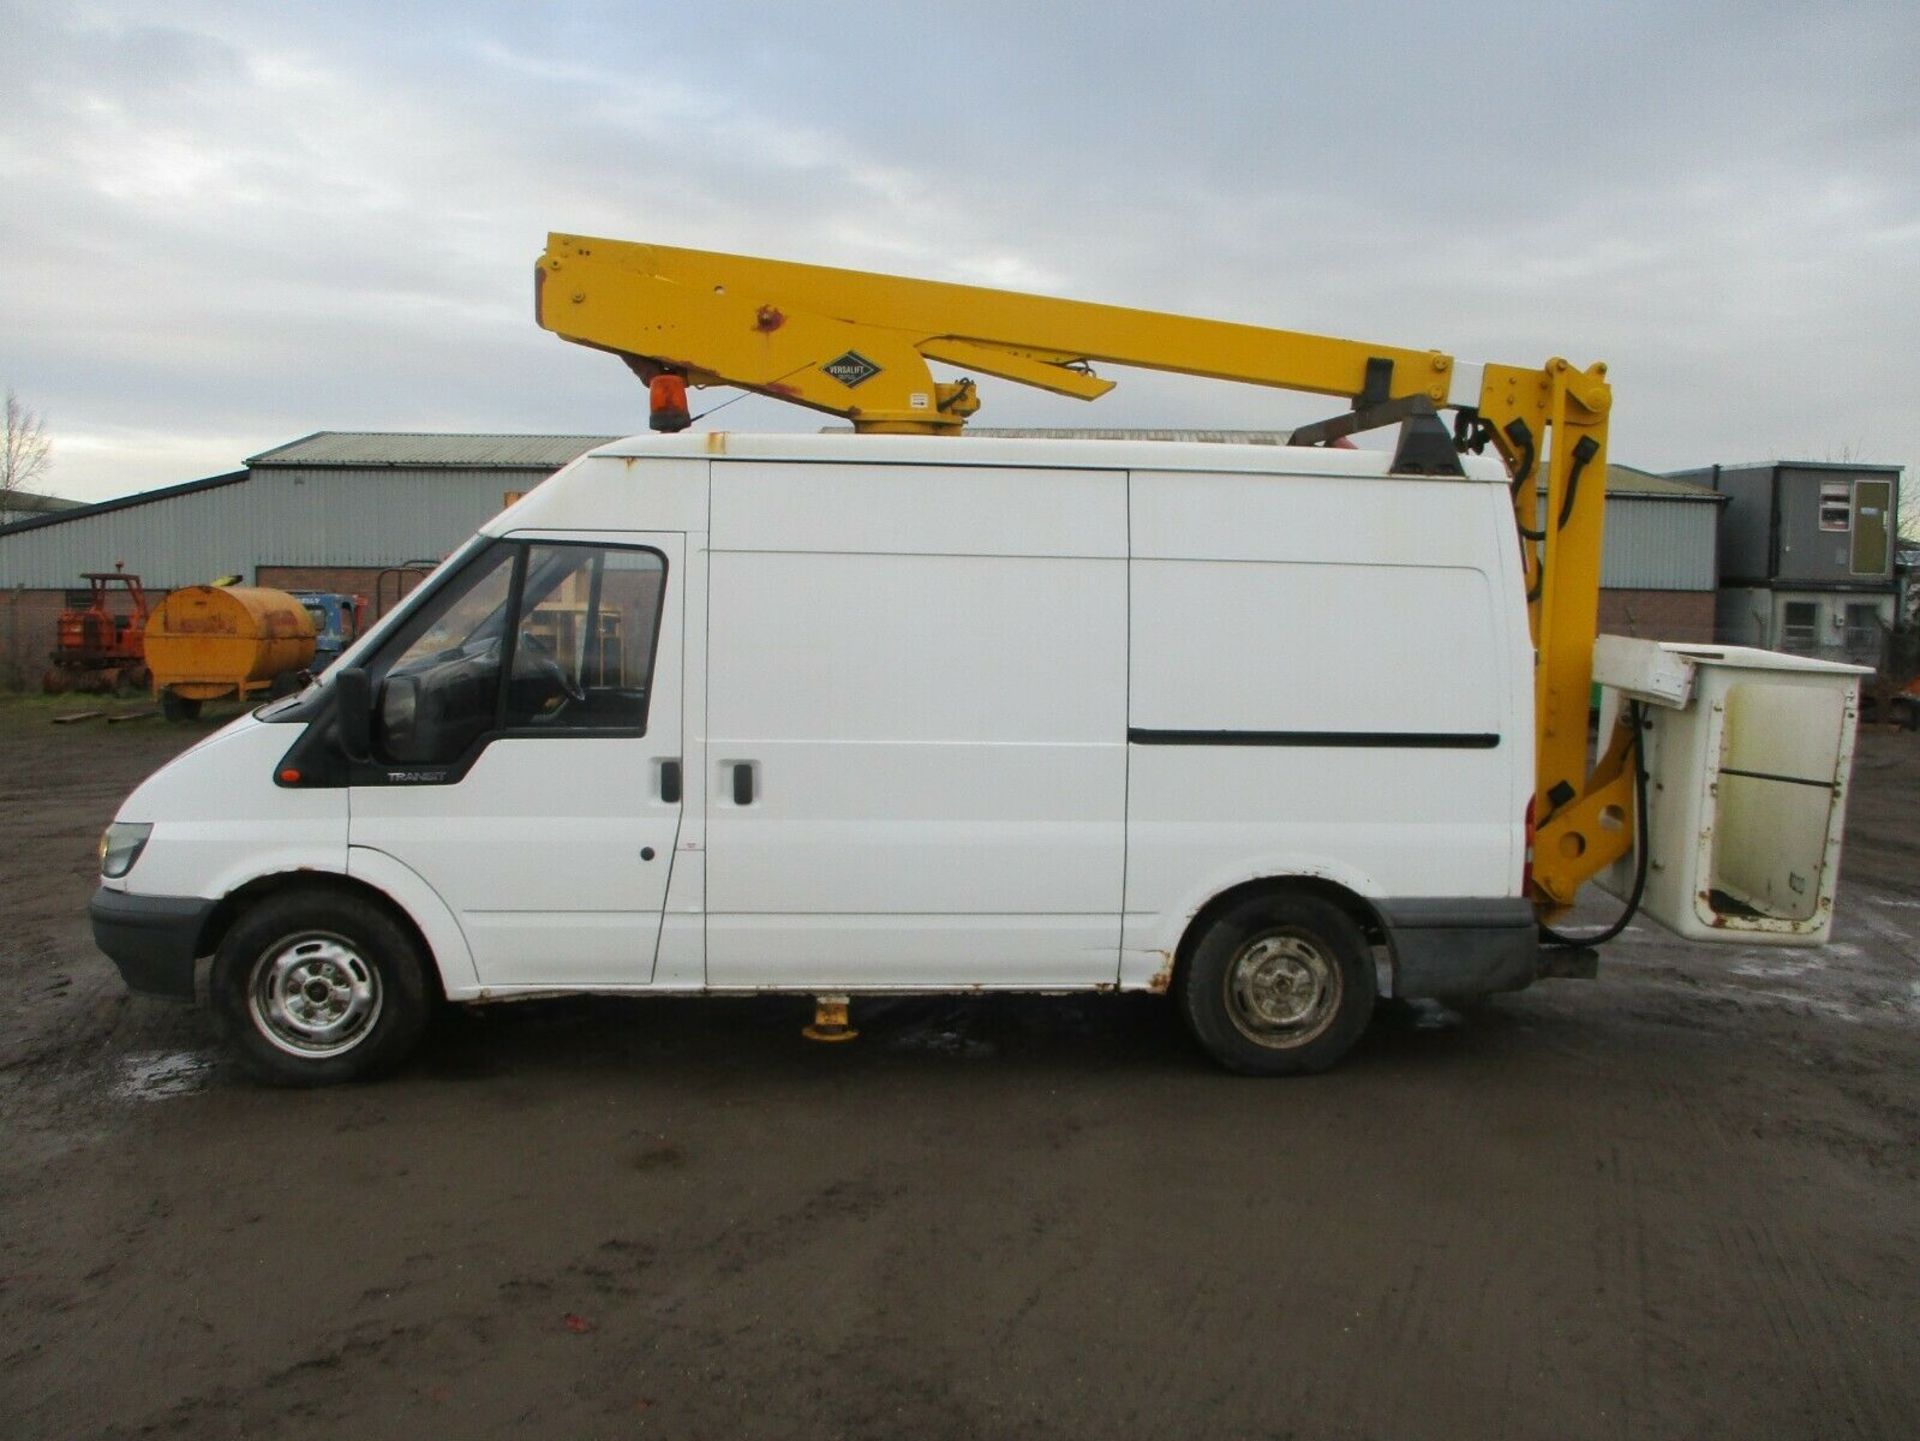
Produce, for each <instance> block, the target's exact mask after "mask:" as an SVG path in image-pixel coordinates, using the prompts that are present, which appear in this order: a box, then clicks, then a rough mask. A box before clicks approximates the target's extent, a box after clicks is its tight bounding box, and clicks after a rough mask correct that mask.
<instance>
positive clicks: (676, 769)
mask: <svg viewBox="0 0 1920 1441" xmlns="http://www.w3.org/2000/svg"><path fill="white" fill-rule="evenodd" d="M660 799H661V800H663V801H665V802H666V803H667V804H668V805H670V806H677V805H679V804H680V762H679V761H678V760H670V761H661V762H660Z"/></svg>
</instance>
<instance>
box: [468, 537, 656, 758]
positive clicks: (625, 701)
mask: <svg viewBox="0 0 1920 1441" xmlns="http://www.w3.org/2000/svg"><path fill="white" fill-rule="evenodd" d="M666 574H667V572H666V563H665V562H664V561H663V560H662V559H661V557H660V555H659V553H658V552H657V551H651V550H627V549H620V548H617V547H612V546H604V547H603V546H586V545H545V544H536V545H534V546H532V547H531V548H530V549H529V550H528V553H527V578H526V583H525V586H524V588H523V592H522V597H521V603H520V615H521V617H522V619H521V621H520V624H519V627H518V632H517V638H516V641H515V647H514V657H513V676H512V679H511V680H510V681H509V683H508V685H507V708H506V716H505V720H506V724H507V726H508V727H509V728H511V729H516V730H518V729H535V730H568V731H572V730H640V731H644V730H645V729H646V725H647V699H648V693H649V691H650V689H651V686H652V681H653V656H654V644H655V641H656V639H657V635H658V631H659V623H660V596H661V592H662V589H663V588H664V586H665V583H666Z"/></svg>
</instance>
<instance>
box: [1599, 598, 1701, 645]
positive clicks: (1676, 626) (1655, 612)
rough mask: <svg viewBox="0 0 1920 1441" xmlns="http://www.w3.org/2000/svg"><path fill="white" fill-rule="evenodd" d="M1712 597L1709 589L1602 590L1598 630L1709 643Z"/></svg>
mask: <svg viewBox="0 0 1920 1441" xmlns="http://www.w3.org/2000/svg"><path fill="white" fill-rule="evenodd" d="M1713 597H1714V593H1713V592H1712V591H1710V590H1603V591H1601V592H1600V633H1601V634H1602V635H1625V636H1633V637H1634V638H1636V639H1638V640H1679V641H1691V642H1696V643H1701V644H1707V645H1711V644H1712V643H1713V641H1714V640H1715V639H1716V637H1715V635H1714V633H1713Z"/></svg>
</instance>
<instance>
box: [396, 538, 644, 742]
mask: <svg viewBox="0 0 1920 1441" xmlns="http://www.w3.org/2000/svg"><path fill="white" fill-rule="evenodd" d="M666 574H667V572H666V561H665V560H664V559H663V558H662V557H661V555H660V554H659V552H658V551H652V550H641V549H633V548H622V547H617V546H599V545H571V544H568V545H562V544H550V543H545V542H541V543H537V544H533V545H515V544H510V543H505V542H502V543H498V544H496V545H494V546H493V547H492V548H491V549H490V550H488V551H486V552H485V553H483V554H482V555H481V556H479V557H478V558H476V560H475V561H474V562H473V564H472V565H470V566H469V567H468V568H467V569H466V570H465V571H464V572H462V573H461V574H460V575H459V576H457V577H455V578H454V579H453V580H452V581H451V582H450V583H449V584H448V586H447V588H446V589H445V590H444V591H442V592H441V593H440V594H439V595H437V596H435V597H434V598H433V599H432V600H430V601H428V602H427V603H426V605H425V606H423V607H422V608H421V610H420V612H419V614H417V615H415V616H414V617H413V618H412V619H411V620H410V621H408V623H407V625H406V626H405V627H404V628H403V629H402V630H401V631H400V632H399V633H398V634H396V636H395V637H394V639H393V641H392V642H391V643H390V644H389V645H388V646H386V647H384V650H385V655H386V656H389V657H391V659H390V660H388V659H386V658H385V657H383V658H381V659H378V660H375V661H374V662H373V663H372V664H371V665H370V666H369V671H370V673H371V676H370V678H371V679H372V681H373V683H374V687H375V694H376V696H377V700H376V704H375V717H374V747H375V750H376V752H377V753H378V755H379V756H380V758H381V759H382V760H383V761H386V762H388V763H392V764H400V765H451V764H452V763H454V762H455V761H458V760H459V759H460V758H461V757H462V756H464V755H465V754H467V752H468V751H469V750H471V749H472V747H473V745H474V743H475V742H476V741H478V740H479V739H480V738H481V737H482V736H485V735H487V734H489V733H491V732H495V731H499V730H503V729H504V730H507V731H510V732H516V733H519V734H526V733H528V732H543V733H548V734H554V735H574V734H591V733H593V732H596V731H609V730H618V731H639V732H641V733H643V734H644V733H645V731H646V727H647V705H648V701H649V698H650V691H651V686H652V680H653V659H654V649H655V642H656V640H657V638H658V632H659V625H660V598H661V595H662V593H663V592H664V589H665V585H666Z"/></svg>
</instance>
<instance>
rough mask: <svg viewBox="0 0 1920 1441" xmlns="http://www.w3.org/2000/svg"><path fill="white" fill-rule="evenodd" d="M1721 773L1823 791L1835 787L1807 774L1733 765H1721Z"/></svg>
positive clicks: (1828, 782) (1829, 782)
mask: <svg viewBox="0 0 1920 1441" xmlns="http://www.w3.org/2000/svg"><path fill="white" fill-rule="evenodd" d="M1720 774H1721V775H1723V776H1745V777H1746V778H1747V779H1748V780H1750V781H1779V782H1780V783H1781V784H1782V785H1788V786H1812V787H1813V788H1814V789H1815V790H1822V791H1830V790H1832V789H1833V782H1832V781H1813V780H1808V779H1807V778H1806V777H1805V776H1777V775H1774V774H1773V773H1772V772H1771V771H1740V770H1735V769H1734V768H1733V767H1732V766H1722V767H1720Z"/></svg>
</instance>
